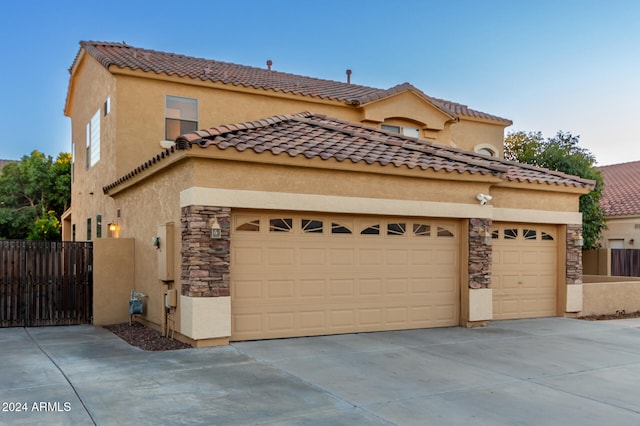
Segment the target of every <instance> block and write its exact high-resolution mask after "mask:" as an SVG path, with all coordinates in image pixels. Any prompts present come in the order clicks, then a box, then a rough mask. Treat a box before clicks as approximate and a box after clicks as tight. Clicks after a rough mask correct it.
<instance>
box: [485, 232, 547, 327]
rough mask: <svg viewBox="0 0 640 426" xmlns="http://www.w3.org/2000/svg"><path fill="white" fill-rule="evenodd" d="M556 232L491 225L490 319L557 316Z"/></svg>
mask: <svg viewBox="0 0 640 426" xmlns="http://www.w3.org/2000/svg"><path fill="white" fill-rule="evenodd" d="M557 233H558V229H557V227H556V226H551V225H539V224H513V223H496V222H494V223H493V230H492V244H493V270H492V288H493V318H494V319H514V318H535V317H550V316H555V315H557V305H556V300H557V276H558V237H557Z"/></svg>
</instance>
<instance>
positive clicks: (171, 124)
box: [164, 95, 198, 141]
mask: <svg viewBox="0 0 640 426" xmlns="http://www.w3.org/2000/svg"><path fill="white" fill-rule="evenodd" d="M164 115H165V136H164V138H165V139H166V140H168V141H174V140H176V139H177V138H178V136H180V135H184V134H185V133H189V132H195V131H196V130H198V100H197V99H190V98H180V97H178V96H169V95H167V97H166V102H165V112H164Z"/></svg>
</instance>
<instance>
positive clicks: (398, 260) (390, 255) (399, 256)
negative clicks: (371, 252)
mask: <svg viewBox="0 0 640 426" xmlns="http://www.w3.org/2000/svg"><path fill="white" fill-rule="evenodd" d="M386 254H387V265H392V266H393V265H402V266H406V265H408V264H409V252H408V251H407V250H386Z"/></svg>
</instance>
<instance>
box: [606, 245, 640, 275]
mask: <svg viewBox="0 0 640 426" xmlns="http://www.w3.org/2000/svg"><path fill="white" fill-rule="evenodd" d="M611 275H612V276H616V277H640V250H638V249H611Z"/></svg>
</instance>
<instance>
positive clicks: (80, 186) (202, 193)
mask: <svg viewBox="0 0 640 426" xmlns="http://www.w3.org/2000/svg"><path fill="white" fill-rule="evenodd" d="M70 72H71V79H70V83H69V91H68V95H67V102H66V108H65V114H66V115H67V116H69V117H71V120H72V138H73V145H74V147H73V150H74V165H73V168H74V176H73V183H72V207H71V209H70V210H69V211H68V212H67V213H66V214H65V216H64V218H63V219H64V220H63V226H64V229H63V235H64V238H65V239H78V240H84V239H89V240H90V239H96V238H105V237H120V238H133V239H135V280H134V281H135V282H134V283H132V285H135V288H136V290H137V291H141V292H143V293H145V294H146V295H147V296H148V300H147V304H146V305H147V310H146V312H145V315H144V316H143V318H144V319H145V320H146V321H148V322H149V323H152V324H155V325H158V326H162V327H164V326H165V323H166V321H167V318H166V316H165V294H168V295H169V298H168V299H167V300H170V299H171V295H172V294H173V293H172V291H173V290H177V291H178V293H179V294H180V297H178V298H177V299H178V300H177V307H176V308H175V310H174V312H175V314H174V319H175V328H176V330H177V331H178V332H179V333H181V335H182V336H184V337H185V338H189V339H191V341H192V343H194V344H196V345H199V346H201V345H210V344H225V343H227V342H228V341H229V340H230V339H231V340H246V339H261V338H276V337H291V336H306V335H319V334H332V333H350V332H360V331H377V330H397V329H410V328H422V327H437V326H452V325H469V326H470V325H475V324H483V323H484V322H486V320H490V319H506V318H527V317H539V316H564V315H574V314H575V313H576V312H579V311H580V310H581V308H582V286H581V278H582V270H581V247H579V241H581V235H580V234H581V221H582V219H581V214H580V213H579V211H578V199H579V196H580V195H582V194H585V193H587V192H588V191H589V190H590V189H592V188H593V184H594V182H592V181H589V180H584V179H581V178H578V177H575V176H568V175H565V174H562V173H558V172H551V171H548V170H545V169H539V168H535V167H531V166H528V165H521V164H518V163H513V162H509V161H505V160H504V159H502V158H501V157H502V152H503V149H502V141H503V136H504V128H505V127H506V126H508V125H510V124H511V122H510V121H509V120H506V119H503V118H499V117H497V116H494V115H490V114H486V113H482V112H478V111H475V110H472V109H469V108H468V107H466V106H464V105H461V104H457V103H454V102H449V101H444V100H440V99H435V98H431V97H429V96H428V95H426V94H424V93H423V92H421V91H420V90H418V89H416V88H415V87H413V86H411V85H410V84H406V83H405V84H402V85H399V86H396V87H393V88H391V89H387V90H384V89H376V88H371V87H365V86H358V85H355V84H350V83H348V82H335V81H327V80H320V79H315V78H310V77H302V76H296V75H292V74H286V73H281V72H276V71H273V70H271V69H258V68H252V67H245V66H240V65H234V64H228V63H221V62H217V61H211V60H205V59H198V58H191V57H186V56H182V55H176V54H170V53H163V52H156V51H151V50H145V49H139V48H135V47H132V46H129V45H126V44H119V43H95V42H82V43H81V45H80V51H79V53H78V55H77V57H76V59H75V61H74V63H73V65H72V67H71V70H70ZM197 129H207V130H197ZM110 225H113V226H110ZM155 237H159V238H155ZM172 242H173V243H172ZM172 271H173V272H172Z"/></svg>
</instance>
